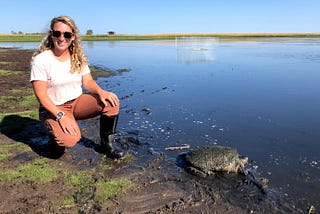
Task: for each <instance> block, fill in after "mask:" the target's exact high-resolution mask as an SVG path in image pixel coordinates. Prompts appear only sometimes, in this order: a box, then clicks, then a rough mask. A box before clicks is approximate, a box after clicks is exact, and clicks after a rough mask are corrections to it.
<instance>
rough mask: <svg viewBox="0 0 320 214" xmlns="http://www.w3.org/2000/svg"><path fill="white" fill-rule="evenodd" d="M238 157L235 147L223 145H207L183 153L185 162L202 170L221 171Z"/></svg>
mask: <svg viewBox="0 0 320 214" xmlns="http://www.w3.org/2000/svg"><path fill="white" fill-rule="evenodd" d="M238 159H239V154H238V152H237V150H236V149H233V148H230V147H225V146H207V147H201V148H198V149H194V150H192V151H190V152H188V153H187V154H186V155H185V161H186V164H187V165H189V166H192V167H195V168H197V169H199V170H201V171H203V172H206V173H208V172H211V171H222V170H223V168H224V167H226V166H228V165H230V164H231V163H233V162H234V161H236V160H238Z"/></svg>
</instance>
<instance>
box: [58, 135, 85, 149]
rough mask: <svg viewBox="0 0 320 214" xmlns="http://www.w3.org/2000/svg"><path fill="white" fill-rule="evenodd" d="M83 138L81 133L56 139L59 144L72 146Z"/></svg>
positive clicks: (67, 146)
mask: <svg viewBox="0 0 320 214" xmlns="http://www.w3.org/2000/svg"><path fill="white" fill-rule="evenodd" d="M80 139H81V135H68V136H64V137H62V138H60V139H56V142H57V144H58V145H59V146H64V147H66V148H71V147H73V146H75V145H76V144H77V143H78V142H79V141H80Z"/></svg>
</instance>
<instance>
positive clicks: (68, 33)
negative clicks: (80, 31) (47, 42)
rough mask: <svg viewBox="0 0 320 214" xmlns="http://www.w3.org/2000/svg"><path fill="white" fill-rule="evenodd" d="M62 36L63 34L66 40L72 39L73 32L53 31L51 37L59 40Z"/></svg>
mask: <svg viewBox="0 0 320 214" xmlns="http://www.w3.org/2000/svg"><path fill="white" fill-rule="evenodd" d="M61 34H63V37H64V38H66V39H71V37H72V36H73V33H71V32H61V31H57V30H53V31H51V35H52V36H53V37H56V38H59V37H60V36H61Z"/></svg>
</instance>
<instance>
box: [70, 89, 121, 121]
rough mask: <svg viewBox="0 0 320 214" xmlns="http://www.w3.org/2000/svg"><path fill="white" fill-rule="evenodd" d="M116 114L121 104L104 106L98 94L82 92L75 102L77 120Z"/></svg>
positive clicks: (74, 109) (74, 112)
mask: <svg viewBox="0 0 320 214" xmlns="http://www.w3.org/2000/svg"><path fill="white" fill-rule="evenodd" d="M101 114H102V115H106V116H115V115H118V114H119V106H111V104H110V105H108V106H104V104H103V103H102V102H101V101H100V98H99V96H98V95H96V94H82V95H81V96H80V97H78V98H77V99H76V101H75V103H74V104H73V115H74V117H75V118H76V120H84V119H88V118H92V117H96V116H98V115H101Z"/></svg>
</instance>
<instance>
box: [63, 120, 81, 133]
mask: <svg viewBox="0 0 320 214" xmlns="http://www.w3.org/2000/svg"><path fill="white" fill-rule="evenodd" d="M59 124H60V126H61V129H62V130H63V132H64V133H68V134H70V135H77V133H78V132H79V131H80V130H79V127H78V124H77V122H76V121H75V120H74V119H73V118H70V117H69V116H68V115H64V116H63V117H61V118H60V120H59Z"/></svg>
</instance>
